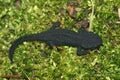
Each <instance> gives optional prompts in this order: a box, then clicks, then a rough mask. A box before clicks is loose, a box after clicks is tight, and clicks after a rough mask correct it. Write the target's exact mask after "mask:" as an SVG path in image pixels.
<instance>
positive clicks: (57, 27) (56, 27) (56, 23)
mask: <svg viewBox="0 0 120 80" xmlns="http://www.w3.org/2000/svg"><path fill="white" fill-rule="evenodd" d="M60 25H61V23H60V22H59V21H57V22H55V23H54V24H53V25H52V27H51V28H50V29H49V30H54V29H59V27H60Z"/></svg>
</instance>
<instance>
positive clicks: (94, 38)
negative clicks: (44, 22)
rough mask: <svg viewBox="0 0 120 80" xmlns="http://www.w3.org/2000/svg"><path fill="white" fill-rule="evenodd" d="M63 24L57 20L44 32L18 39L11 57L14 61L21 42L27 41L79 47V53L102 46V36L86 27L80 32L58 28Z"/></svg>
mask: <svg viewBox="0 0 120 80" xmlns="http://www.w3.org/2000/svg"><path fill="white" fill-rule="evenodd" d="M60 25H61V23H60V22H56V23H54V24H53V25H52V27H51V28H50V29H49V30H47V31H44V32H41V33H36V34H29V35H25V36H22V37H19V38H18V39H16V40H15V41H14V42H13V43H12V45H11V47H10V49H9V54H8V56H9V59H10V61H11V63H13V54H14V51H15V49H16V48H17V47H18V46H19V44H21V43H23V42H25V41H42V42H45V43H46V44H48V45H49V46H50V47H53V46H71V47H77V55H78V56H81V55H85V54H88V52H89V50H94V49H97V48H98V47H100V45H101V44H102V39H101V38H100V36H98V35H97V34H95V33H93V32H88V31H86V30H84V29H80V30H79V31H78V32H75V31H72V30H68V29H56V28H58V27H59V26H60Z"/></svg>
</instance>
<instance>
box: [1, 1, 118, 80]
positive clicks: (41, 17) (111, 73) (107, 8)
mask: <svg viewBox="0 0 120 80" xmlns="http://www.w3.org/2000/svg"><path fill="white" fill-rule="evenodd" d="M16 1H18V3H17V2H16ZM16 1H13V0H1V1H0V80H3V78H2V77H3V76H5V75H7V74H20V75H22V76H24V77H26V78H27V79H29V80H119V79H120V24H116V21H118V14H117V9H118V8H119V7H120V0H96V1H95V2H94V5H95V6H94V7H95V11H94V16H93V18H94V19H93V25H92V31H93V32H94V33H96V34H98V35H100V37H101V38H102V40H103V46H101V47H100V49H99V51H98V50H97V51H91V52H90V54H89V55H85V56H76V48H73V47H67V46H65V47H63V50H62V51H57V49H56V48H54V49H53V50H50V49H49V48H48V47H46V45H45V43H42V42H36V41H34V42H25V43H24V44H21V45H20V46H19V47H18V48H17V49H16V51H15V55H14V60H15V62H14V64H12V65H11V64H10V61H9V59H8V50H9V48H10V45H11V43H12V42H13V41H14V40H15V39H16V38H18V37H20V36H23V35H26V34H31V33H39V32H42V31H46V30H47V29H49V28H50V26H51V25H52V23H53V22H55V21H57V20H59V21H61V22H62V23H63V24H62V27H63V28H67V29H72V30H77V28H76V27H74V26H73V24H74V23H75V22H76V20H83V19H88V20H89V18H90V14H91V8H92V7H91V6H92V5H91V3H90V0H81V3H80V4H79V5H78V7H79V8H80V9H81V11H79V12H78V13H77V19H76V20H74V19H72V18H70V17H69V15H68V14H65V15H60V9H61V8H64V9H66V8H67V6H66V5H67V2H69V0H61V1H57V0H46V1H45V0H22V1H21V2H19V0H16ZM43 51H44V52H45V53H46V54H47V55H46V56H45V57H42V56H41V55H40V54H41V52H43ZM4 80H5V79H4ZM16 80H17V79H16Z"/></svg>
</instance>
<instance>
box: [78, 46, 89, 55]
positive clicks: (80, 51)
mask: <svg viewBox="0 0 120 80" xmlns="http://www.w3.org/2000/svg"><path fill="white" fill-rule="evenodd" d="M88 53H89V51H88V50H84V49H82V48H81V47H78V48H77V55H78V56H82V55H86V54H88Z"/></svg>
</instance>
